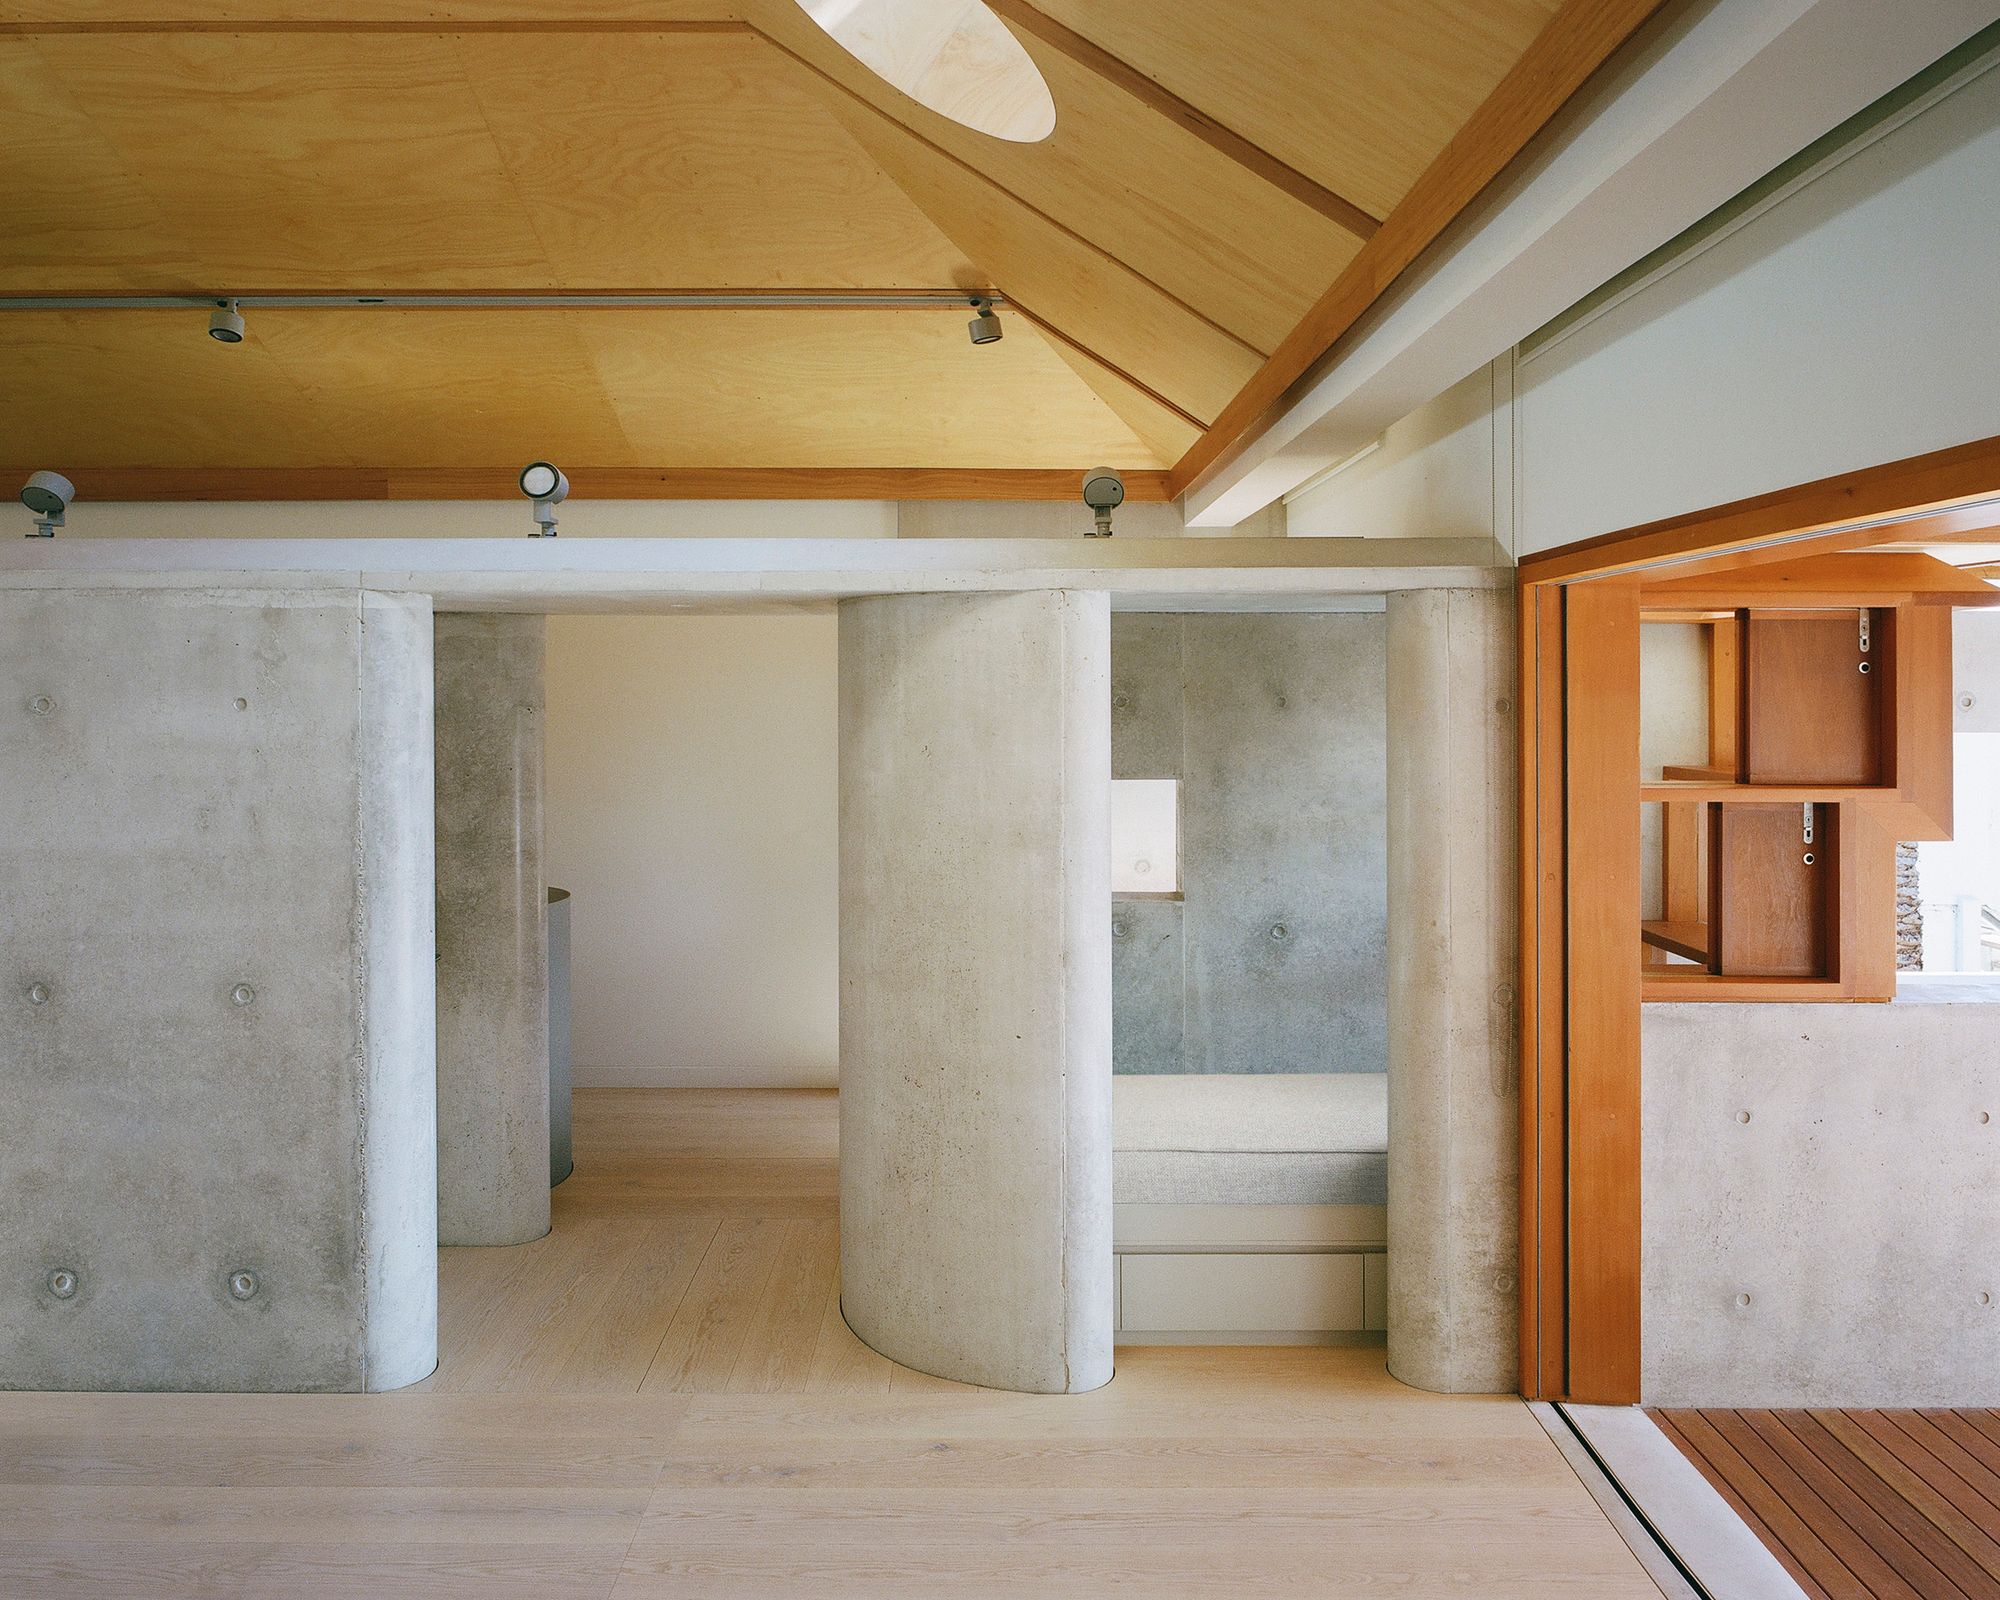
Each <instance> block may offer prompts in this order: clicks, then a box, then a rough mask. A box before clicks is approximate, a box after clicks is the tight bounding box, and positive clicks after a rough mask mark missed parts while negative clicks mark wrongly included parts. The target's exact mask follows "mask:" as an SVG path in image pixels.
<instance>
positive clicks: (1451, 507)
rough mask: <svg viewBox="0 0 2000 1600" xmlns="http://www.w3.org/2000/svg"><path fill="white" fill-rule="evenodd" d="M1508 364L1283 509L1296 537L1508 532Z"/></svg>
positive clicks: (1480, 374)
mask: <svg viewBox="0 0 2000 1600" xmlns="http://www.w3.org/2000/svg"><path fill="white" fill-rule="evenodd" d="M1511 366H1512V363H1511V359H1510V360H1509V361H1503V362H1494V363H1491V364H1489V365H1487V366H1484V367H1481V368H1480V369H1479V370H1478V371H1477V372H1475V373H1473V374H1472V376H1471V377H1469V378H1466V379H1465V380H1464V381H1463V382H1460V383H1458V384H1455V385H1454V386H1453V387H1451V388H1450V389H1447V390H1446V391H1445V392H1444V393H1443V394H1441V395H1439V396H1438V397H1437V399H1435V400H1433V401H1432V402H1431V403H1430V404H1429V405H1427V406H1424V407H1423V408H1422V409H1421V410H1418V411H1416V412H1413V413H1412V414H1411V415H1410V416H1407V417H1405V418H1404V419H1403V420H1402V421H1401V422H1398V423H1396V424H1394V425H1393V426H1392V427H1390V428H1389V429H1388V431H1387V432H1385V433H1384V434H1383V435H1382V438H1381V440H1380V442H1379V443H1378V444H1377V445H1376V446H1375V447H1374V448H1373V449H1371V450H1370V451H1369V452H1368V453H1367V454H1366V455H1362V456H1358V457H1355V458H1353V459H1352V461H1351V464H1350V465H1348V466H1345V467H1342V468H1339V469H1337V470H1336V471H1335V473H1334V475H1332V476H1330V477H1327V478H1325V479H1323V480H1321V481H1320V482H1319V483H1318V484H1316V485H1311V486H1308V487H1306V488H1303V489H1301V490H1299V491H1298V492H1297V493H1296V494H1294V495H1293V496H1292V498H1291V500H1290V501H1289V502H1288V503H1286V515H1287V520H1288V523H1289V531H1290V532H1291V533H1292V534H1293V535H1295V536H1296V535H1301V534H1304V535H1316V536H1320V537H1325V538H1363V539H1454V538H1470V539H1486V538H1492V537H1495V536H1496V534H1504V530H1505V527H1506V522H1505V519H1506V517H1507V516H1508V515H1509V514H1510V509H1511V508H1509V507H1508V506H1506V505H1505V504H1504V500H1505V498H1506V494H1507V476H1506V474H1507V469H1508V466H1509V463H1510V458H1511V452H1512V448H1513V446H1512V443H1511V441H1510V438H1509V437H1508V436H1507V433H1506V429H1507V427H1508V426H1509V422H1510V416H1509V411H1508V406H1507V400H1508V378H1509V373H1510V371H1511ZM1496 501H1499V502H1503V503H1500V504H1496Z"/></svg>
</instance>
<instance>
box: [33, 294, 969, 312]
mask: <svg viewBox="0 0 2000 1600" xmlns="http://www.w3.org/2000/svg"><path fill="white" fill-rule="evenodd" d="M231 302H234V303H235V304H236V305H237V306H239V307H241V308H243V309H244V310H308V309H310V310H351V309H355V308H368V307H387V308H389V309H391V310H420V309H431V310H450V311H571V310H596V311H606V310H608V311H800V310H806V311H810V310H843V311H856V310H871V311H920V310H945V309H950V310H958V311H962V310H964V309H965V308H966V307H968V306H978V305H992V306H1004V305H1005V304H1007V298H1006V296H1005V295H1001V294H997V293H992V292H990V291H988V290H984V289H799V290H785V289H634V290H611V289H598V290H579V291H574V292H565V291H562V290H550V291H547V292H542V291H535V290H521V291H517V290H511V289H510V290H498V291H495V292H493V293H491V294H478V293H452V292H440V293H427V292H414V293H406V292H401V291H396V292H386V291H385V292H382V293H375V292H368V291H355V290H323V291H303V292H290V291H279V292H273V293H268V294H257V293H249V294H46V295H43V294H21V295H15V294H9V295H0V311H189V310H194V311H209V310H213V309H215V308H216V307H218V306H228V305H229V304H230V303H231Z"/></svg>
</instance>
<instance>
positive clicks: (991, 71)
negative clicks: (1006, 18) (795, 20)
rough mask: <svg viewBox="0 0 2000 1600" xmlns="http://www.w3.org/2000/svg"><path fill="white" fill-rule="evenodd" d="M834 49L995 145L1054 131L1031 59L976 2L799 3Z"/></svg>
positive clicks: (1051, 108)
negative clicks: (989, 137) (987, 136)
mask: <svg viewBox="0 0 2000 1600" xmlns="http://www.w3.org/2000/svg"><path fill="white" fill-rule="evenodd" d="M799 5H800V6H801V7H802V8H803V9H804V11H805V13H806V15H807V16H809V17H811V18H812V19H813V21H814V22H816V23H818V24H819V25H820V27H821V29H822V30H824V31H825V33H826V34H827V36H828V37H829V38H831V39H832V40H833V41H834V43H835V44H837V45H839V46H840V47H841V49H843V50H845V51H846V52H847V53H848V54H849V55H851V56H853V57H854V59H855V60H857V61H859V62H860V63H861V64H862V65H863V66H864V67H866V68H868V70H869V71H870V72H873V73H874V74H875V75H876V76H877V77H879V78H881V79H883V80H884V81H886V82H888V83H890V84H893V85H894V86H895V87H896V88H898V89H900V90H902V91H903V93H904V94H906V95H908V96H909V97H910V98H911V99H912V100H915V101H916V102H918V104H920V105H925V106H928V107H929V108H930V109H931V110H933V111H935V112H937V113H938V114H939V115H940V116H945V117H950V118H951V120H952V121H953V122H958V123H963V124H964V125H965V126H966V127H968V128H972V129H974V130H976V131H977V132H980V133H990V134H991V135H993V137H994V138H996V139H1011V140H1013V141H1014V142H1015V143H1017V144H1034V143H1035V142H1036V141H1037V140H1041V139H1046V138H1047V137H1048V136H1049V135H1050V134H1052V133H1054V132H1055V128H1056V102H1055V97H1054V96H1053V95H1051V94H1050V93H1049V86H1048V83H1047V81H1046V80H1045V79H1044V78H1043V77H1042V72H1041V68H1039V67H1037V66H1036V65H1035V62H1034V58H1033V57H1032V56H1030V55H1029V54H1028V52H1027V51H1026V50H1025V49H1023V48H1022V47H1021V41H1020V40H1018V39H1016V38H1015V37H1014V36H1013V34H1011V33H1009V32H1008V31H1007V25H1006V24H1005V23H1003V22H1002V21H1001V20H1000V19H999V18H998V17H997V16H995V15H994V14H993V13H992V12H991V11H989V10H987V8H986V7H985V6H984V5H983V4H981V3H980V0H799Z"/></svg>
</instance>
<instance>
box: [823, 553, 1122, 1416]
mask: <svg viewBox="0 0 2000 1600" xmlns="http://www.w3.org/2000/svg"><path fill="white" fill-rule="evenodd" d="M1110 672H1111V618H1110V605H1109V600H1108V597H1107V596H1105V595H1103V594H1101V593H1056V592H1045V593H1032V594H1016V595H898V596H887V597H880V598H872V599H863V600H849V601H845V602H843V603H842V605H841V608H840V982H841V992H840V1227H841V1240H840V1244H841V1256H840V1268H841V1308H842V1310H843V1311H844V1312H845V1314H846V1317H847V1321H848V1325H849V1326H850V1327H851V1328H853V1329H854V1331H855V1333H856V1334H858V1335H859V1336H860V1337H861V1338H862V1339H863V1340H865V1341H866V1342H867V1343H868V1344H870V1345H872V1346H873V1347H874V1348H875V1349H877V1350H879V1351H881V1352H882V1353H883V1354H884V1355H886V1356H889V1357H890V1358H891V1359H893V1360H895V1361H899V1362H901V1363H903V1364H904V1365H905V1366H910V1367H915V1368H917V1369H919V1370H920V1371H923V1372H930V1373H935V1374H937V1375H939V1376H940V1377H946V1378H955V1379H959V1380H961V1381H963V1382H967V1383H979V1384H985V1385H988V1386H989V1387H992V1388H998V1389H1018V1390H1026V1391H1029V1392H1033V1393H1050V1394H1056V1393H1065V1392H1076V1391H1081V1390H1085V1389H1094V1388H1096V1387H1097V1386H1098V1385H1099V1384H1101V1383H1104V1382H1105V1381H1107V1380H1108V1379H1109V1378H1110V1376H1111V1329H1112V1277H1111V1272H1112V1263H1111V915H1110V913H1111V883H1110V870H1111V869H1110V855H1111V852H1110V837H1109V835H1110V775H1111V750H1110V744H1111V729H1110V702H1111V690H1110Z"/></svg>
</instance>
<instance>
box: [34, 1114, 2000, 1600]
mask: <svg viewBox="0 0 2000 1600" xmlns="http://www.w3.org/2000/svg"><path fill="white" fill-rule="evenodd" d="M575 1146H576V1175H575V1176H574V1177H572V1178H571V1179H570V1180H569V1181H568V1182H567V1183H565V1184H563V1185H562V1186H561V1187H560V1188H558V1189H557V1190H556V1191H555V1225H554V1228H553V1229H552V1231H551V1232H550V1234H549V1236H548V1237H547V1238H544V1239H540V1240H537V1241H535V1242H534V1243H532V1244H526V1245H520V1246H516V1247H513V1248H509V1249H484V1250H480V1249H456V1250H447V1251H445V1252H443V1262H442V1267H441V1293H440V1311H439V1321H440V1344H441V1350H442V1360H441V1363H440V1365H439V1368H438V1370H437V1372H436V1373H435V1374H433V1375H432V1376H431V1377H430V1378H429V1379H427V1380H426V1381H425V1382H424V1383H422V1384H420V1385H417V1386H416V1387H414V1388H412V1389H408V1390H404V1391H400V1392H398V1393H395V1394H387V1395H371V1396H358V1395H145V1394H130V1395H124V1394H4V1395H0V1595H4V1596H6V1597H7V1600H15V1597H31V1600H40V1597H43V1596H47V1597H50V1600H70V1597H78V1596H92V1597H98V1596H105V1597H110V1596H116V1597H121V1600H127V1597H129V1600H141V1597H143V1600H181V1597H192V1596H202V1597H213V1596H232V1597H233V1596H252V1597H256V1600H267V1597H268V1600H287V1597H292V1596H315V1597H318V1596H325V1597H342V1600H346V1597H363V1596H366V1597H377V1596H396V1597H402V1596H422V1597H459V1596H464V1597H478V1600H496V1597H498V1600H506V1597H512V1596H523V1597H528V1596H532V1597H533V1600H550V1597H555V1596H560V1597H564V1600H569V1597H595V1600H642V1597H654V1596H659V1597H674V1600H681V1597H707V1596H740V1597H746V1600H747V1597H755V1600H768V1597H774V1596H809V1597H813V1600H819V1597H829V1600H832V1597H842V1596H853V1597H867V1600H890V1597H901V1596H912V1597H914V1596H925V1597H929V1596H942V1595H947V1594H950V1595H954V1596H958V1595H963V1596H973V1597H977V1596H986V1595H992V1596H1021V1597H1028V1596H1033V1597H1052V1596H1060V1597H1068V1596H1077V1597H1086V1596H1144V1597H1148V1600H1153V1597H1160V1600H1167V1597H1177V1596H1189V1597H1217V1600H1221V1597H1229V1600H1238V1597H1244V1600H1250V1597H1260V1596H1308V1595H1310V1596H1340V1597H1355V1600H1364V1597H1369V1596H1378V1595H1379V1596H1391V1595H1393V1596H1396V1597H1399V1600H1424V1597H1432V1596H1438V1597H1442V1596H1453V1597H1461V1600H1462V1597H1466V1596H1477V1597H1480V1600H1510V1597H1516V1596H1519V1597H1529V1596H1533V1597H1537V1600H1539V1597H1546V1596H1564V1595H1573V1596H1578V1597H1588V1600H1625V1597H1649V1600H1650V1597H1656V1596H1657V1593H1658V1591H1657V1590H1656V1589H1655V1588H1654V1587H1653V1585H1652V1584H1651V1582H1650V1581H1649V1580H1648V1579H1647V1578H1646V1576H1645V1574H1644V1572H1643V1570H1642V1569H1641V1568H1640V1566H1639V1564H1638V1563H1637V1561H1635V1560H1634V1559H1633V1557H1632V1555H1631V1553H1630V1552H1629V1551H1628V1550H1627V1549H1626V1547H1625V1545H1624V1544H1623V1543H1622V1542H1621V1541H1620V1539H1619V1537H1618V1535H1617V1533H1616V1532H1615V1531H1614V1529H1613V1528H1612V1527H1611V1525H1610V1524H1609V1523H1608V1522H1607V1521H1606V1520H1605V1518H1604V1516H1603V1514H1602V1513H1601V1512H1600V1511H1599V1510H1598V1509H1597V1506H1596V1505H1595V1503H1594V1502H1593V1501H1592V1500H1591V1498H1590V1496H1589V1494H1588V1493H1587V1492H1586V1491H1585V1489H1584V1488H1583V1486H1582V1485H1581V1484H1580V1483H1579V1482H1578V1481H1577V1479H1576V1478H1575V1476H1574V1475H1573V1474H1572V1473H1571V1471H1570V1469H1569V1467H1568V1465H1567V1464H1566V1463H1565V1462H1564V1460H1563V1458H1562V1456H1561V1455H1560V1454H1559V1453H1558V1452H1557V1450H1556V1448H1555V1446H1554V1445H1553V1444H1551V1443H1550V1441H1549V1439H1548V1437H1547V1436H1546V1435H1545V1434H1544V1433H1543V1432H1542V1430H1541V1428H1540V1426H1539V1425H1538V1424H1537V1423H1536V1422H1535V1421H1534V1419H1533V1417H1532V1416H1530V1414H1529V1413H1528V1411H1527V1408H1526V1407H1525V1406H1524V1405H1522V1404H1521V1402H1520V1401H1519V1400H1517V1399H1515V1398H1513V1397H1511V1396H1470V1397H1468V1396H1442V1395H1433V1394H1426V1393H1424V1392H1422V1391H1420V1390H1416V1389H1410V1388H1406V1387H1405V1386H1403V1385H1402V1384H1400V1383H1397V1382H1396V1381H1394V1380H1393V1379H1391V1378H1390V1377H1389V1376H1388V1374H1387V1372H1386V1371H1385V1369H1384V1365H1383V1358H1382V1352H1381V1350H1380V1349H1379V1348H1363V1349H1325V1348H1310V1349H1307V1348H1285V1347H1244V1348H1190V1347H1170V1346H1154V1347H1144V1348H1128V1349H1123V1350H1121V1351H1120V1352H1119V1360H1118V1375H1117V1377H1116V1378H1115V1379H1114V1380H1113V1381H1112V1382H1111V1383H1110V1384H1109V1385H1107V1386H1106V1387H1104V1388H1103V1389H1100V1390H1098V1391H1096V1392H1095V1393H1093V1394H1088V1395H1074V1396H1034V1395H1016V1394H1005V1393H1000V1392H997V1391H992V1390H985V1389H979V1388H974V1387H971V1386H969V1385H965V1384H956V1383H948V1382H945V1381H943V1380H940V1379H937V1378H932V1377H926V1376H924V1375H923V1374H921V1373H913V1372H910V1371H908V1370H907V1369H905V1368H901V1367H897V1366H895V1365H894V1364H893V1363H891V1362H889V1361H887V1360H885V1359H884V1358H883V1357H881V1356H880V1355H877V1354H876V1353H875V1352H874V1351H872V1350H870V1349H868V1348H867V1347H866V1346H865V1345H863V1344H862V1343H861V1342H860V1341H859V1340H857V1339H856V1338H855V1337H854V1335H853V1334H852V1333H850V1332H849V1331H848V1329H847V1325H846V1323H845V1322H843V1321H842V1320H841V1317H840V1309H839V1301H838V1283H837V1278H838V1271H839V1264H838V1263H839V1239H838V1222H837V1205H836V1197H837V1192H838V1190H837V1165H836V1163H837V1158H838V1151H837V1121H836V1102H835V1099H834V1097H833V1095H832V1094H831V1093H819V1092H812V1091H774V1090H763V1091H757V1090H752V1091H708V1090H702V1091H693V1090H594V1091H583V1092H579V1093H578V1095H577V1096H576V1114H575ZM1982 1439H1983V1440H1984V1442H1983V1443H1981V1444H1980V1445H1978V1446H1977V1451H1978V1453H1980V1454H1989V1453H1990V1451H1991V1449H1992V1448H1993V1447H1994V1446H1995V1444H1996V1443H1997V1442H2000V1441H1995V1440H1994V1439H1992V1438H1990V1437H1988V1436H1984V1435H1982ZM1961 1443H1962V1447H1963V1448H1965V1449H1966V1451H1967V1453H1968V1455H1971V1454H1973V1453H1974V1446H1973V1445H1972V1444H1971V1443H1969V1442H1966V1441H1964V1439H1963V1436H1961Z"/></svg>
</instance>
